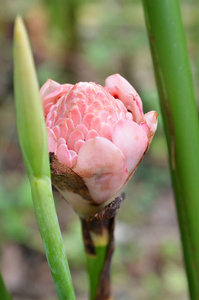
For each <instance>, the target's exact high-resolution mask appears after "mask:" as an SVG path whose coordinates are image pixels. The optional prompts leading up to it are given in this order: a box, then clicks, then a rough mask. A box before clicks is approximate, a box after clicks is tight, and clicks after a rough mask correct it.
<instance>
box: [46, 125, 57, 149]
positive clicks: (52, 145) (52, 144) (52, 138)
mask: <svg viewBox="0 0 199 300" xmlns="http://www.w3.org/2000/svg"><path fill="white" fill-rule="evenodd" d="M46 130H47V137H48V151H49V152H53V153H56V150H57V137H56V135H55V134H54V132H53V131H52V130H51V129H50V128H46Z"/></svg>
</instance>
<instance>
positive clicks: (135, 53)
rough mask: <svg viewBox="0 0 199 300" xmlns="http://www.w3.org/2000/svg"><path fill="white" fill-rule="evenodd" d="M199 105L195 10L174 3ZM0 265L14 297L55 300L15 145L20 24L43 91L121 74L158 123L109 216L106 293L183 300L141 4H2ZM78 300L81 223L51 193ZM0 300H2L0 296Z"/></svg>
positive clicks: (83, 292) (81, 291) (122, 299)
mask: <svg viewBox="0 0 199 300" xmlns="http://www.w3.org/2000/svg"><path fill="white" fill-rule="evenodd" d="M180 4H181V9H182V16H183V22H184V26H185V32H186V38H187V44H188V51H189V56H190V61H191V66H192V71H193V77H194V83H195V91H196V97H197V101H199V99H198V98H199V85H198V84H197V83H198V82H199V6H198V2H197V0H189V1H186V0H180ZM0 7H1V9H0V268H1V270H2V274H3V277H4V279H5V282H6V284H7V286H8V289H9V290H10V291H11V294H12V295H13V299H14V300H19V299H20V300H32V299H40V300H54V299H57V296H56V292H55V288H54V285H53V281H52V279H51V275H50V271H49V269H48V265H47V262H46V258H45V253H44V249H43V245H42V242H41V238H40V234H39V231H38V227H37V223H36V219H35V215H34V210H33V205H32V200H31V195H30V187H29V183H28V181H27V176H26V172H25V168H24V164H23V160H22V156H21V152H20V149H19V144H18V140H17V131H16V117H15V107H14V99H13V83H12V81H13V62H12V36H13V22H14V18H15V17H16V15H17V14H21V15H22V16H23V18H24V20H25V23H26V26H27V29H28V32H29V35H30V39H31V44H32V49H33V52H34V58H35V63H36V66H37V71H38V77H39V82H40V85H42V84H43V83H44V82H45V81H46V80H47V79H48V78H51V79H53V80H56V81H58V82H60V83H76V82H78V81H94V82H97V83H100V84H102V85H104V80H105V78H106V77H107V76H109V75H111V74H114V73H120V74H121V75H122V76H124V77H125V78H126V79H127V80H128V81H129V82H130V83H131V84H132V85H133V86H134V87H135V89H136V90H137V91H138V93H139V94H140V96H141V98H142V100H143V103H144V111H145V112H147V111H149V110H156V111H157V112H158V113H159V114H160V115H159V126H158V131H157V133H156V135H155V138H154V140H153V142H152V144H151V147H150V151H149V152H148V154H147V156H146V157H145V158H144V160H143V162H142V163H141V165H140V166H139V167H138V169H137V171H136V173H135V174H134V176H133V178H132V179H131V181H130V182H129V184H128V186H127V188H126V189H125V192H126V200H125V202H124V203H123V205H122V207H121V209H120V211H119V213H118V216H117V220H116V233H115V239H116V249H115V254H114V256H113V263H112V290H113V295H114V299H116V300H130V299H135V300H137V299H139V300H150V299H151V300H156V299H157V300H159V299H161V300H166V299H167V300H168V299H175V300H178V299H180V300H187V299H188V295H187V283H186V278H185V273H184V266H183V261H182V253H181V245H180V239H179V232H178V226H177V221H176V212H175V206H174V200H173V194H172V189H171V182H170V177H169V170H168V161H167V149H166V141H165V137H164V132H163V125H162V118H161V113H160V108H159V104H158V95H157V90H156V86H155V81H154V74H153V67H152V61H151V56H150V50H149V45H148V40H147V34H146V28H145V23H144V16H143V10H142V3H141V1H140V0H137V1H136V0H98V1H97V0H92V1H91V0H56V1H54V0H43V1H42V0H17V1H16V0H0ZM55 201H56V207H57V212H58V217H59V222H60V226H61V230H62V233H63V239H64V244H65V247H66V252H67V256H68V259H69V265H70V268H71V273H72V278H73V282H74V286H75V290H76V295H77V300H86V299H88V282H87V274H86V267H85V257H84V251H83V243H82V240H81V228H80V222H79V220H78V217H77V216H76V215H75V214H74V212H73V211H72V209H71V208H70V207H69V205H68V204H67V203H65V202H64V200H62V199H61V198H60V197H59V195H58V194H57V193H56V192H55ZM0 298H1V297H0ZM2 300H3V299H2Z"/></svg>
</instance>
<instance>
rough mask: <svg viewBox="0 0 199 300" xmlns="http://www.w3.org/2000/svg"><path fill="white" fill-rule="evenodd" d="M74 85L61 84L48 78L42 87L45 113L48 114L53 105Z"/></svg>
mask: <svg viewBox="0 0 199 300" xmlns="http://www.w3.org/2000/svg"><path fill="white" fill-rule="evenodd" d="M72 87H73V85H72V84H59V83H58V82H56V81H54V80H51V79H48V80H47V82H46V83H45V84H44V85H43V86H42V87H41V89H40V96H41V98H42V103H43V108H44V114H45V115H46V114H47V113H48V112H49V110H50V108H51V106H52V105H53V104H54V103H56V101H57V100H58V99H59V98H60V97H61V96H62V95H65V94H66V93H68V91H69V90H70V89H71V88H72Z"/></svg>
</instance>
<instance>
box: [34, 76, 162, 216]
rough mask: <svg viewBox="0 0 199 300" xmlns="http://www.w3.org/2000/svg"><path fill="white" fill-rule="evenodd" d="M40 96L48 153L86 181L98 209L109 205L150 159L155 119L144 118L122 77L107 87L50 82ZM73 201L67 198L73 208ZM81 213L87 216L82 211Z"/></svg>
mask: <svg viewBox="0 0 199 300" xmlns="http://www.w3.org/2000/svg"><path fill="white" fill-rule="evenodd" d="M40 94H41V98H42V103H43V108H44V115H45V120H46V127H47V134H48V146H49V152H52V153H54V155H56V156H57V158H58V160H59V161H60V162H61V163H63V164H64V165H66V166H67V167H68V168H70V169H71V170H72V171H74V172H75V173H76V174H77V175H79V176H80V177H81V178H82V179H83V181H84V183H85V185H86V187H87V188H88V191H89V194H90V196H91V198H92V201H93V202H94V203H95V205H101V204H103V203H107V202H109V201H111V200H112V199H113V198H114V197H115V196H117V194H118V193H119V192H120V191H121V189H122V188H123V187H124V185H125V184H126V183H127V181H128V179H129V178H130V176H131V175H132V174H133V172H134V171H135V169H136V167H137V165H138V164H139V162H140V161H141V159H142V157H143V155H144V154H145V153H146V151H147V149H148V147H149V145H150V143H151V140H152V138H153V136H154V133H155V131H156V128H157V113H156V112H155V111H151V112H148V113H147V114H144V113H143V110H142V101H141V99H140V97H139V95H138V94H137V92H136V91H135V89H134V88H133V87H132V86H131V85H130V83H129V82H128V81H127V80H126V79H124V78H123V77H122V76H120V75H119V74H115V75H112V76H109V77H108V78H107V79H106V83H105V87H102V86H100V85H98V84H96V83H93V82H79V83H77V84H75V85H71V84H62V85H61V84H59V83H57V82H55V81H53V80H48V81H47V82H46V83H45V84H44V85H43V87H42V88H41V91H40ZM70 198H71V199H70ZM75 198H78V199H79V195H74V193H73V194H71V193H68V194H67V201H68V202H70V203H72V205H73V202H74V199H75ZM78 201H81V200H78ZM75 203H76V202H75ZM73 206H74V205H73ZM81 206H82V205H80V207H81ZM75 210H77V211H78V205H76V204H75ZM79 213H80V214H83V215H85V214H86V212H85V211H84V209H82V208H81V209H80V211H79Z"/></svg>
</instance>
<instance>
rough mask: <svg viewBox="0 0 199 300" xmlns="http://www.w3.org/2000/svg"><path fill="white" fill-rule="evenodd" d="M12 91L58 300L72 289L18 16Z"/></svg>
mask: <svg viewBox="0 0 199 300" xmlns="http://www.w3.org/2000/svg"><path fill="white" fill-rule="evenodd" d="M14 90H15V102H16V113H17V129H18V137H19V142H20V146H21V150H22V154H23V158H24V162H25V166H26V169H27V173H28V176H29V180H30V184H31V190H32V198H33V203H34V208H35V213H36V218H37V222H38V226H39V230H40V233H41V237H42V241H43V244H44V248H45V251H46V256H47V260H48V263H49V267H50V271H51V274H52V277H53V280H54V283H55V287H56V290H57V294H58V297H59V299H61V300H63V299H68V300H74V299H75V295H74V290H73V285H72V280H71V276H70V271H69V267H68V263H67V259H66V254H65V249H64V247H63V241H62V236H61V232H60V228H59V223H58V220H57V214H56V210H55V206H54V200H53V196H52V188H51V179H50V167H49V156H48V145H47V135H46V127H45V121H44V116H43V109H42V105H41V99H40V96H39V86H38V82H37V76H36V71H35V66H34V62H33V57H32V53H31V48H30V45H29V41H28V36H27V33H26V30H25V27H24V25H23V22H22V19H21V18H20V17H18V18H17V19H16V22H15V29H14Z"/></svg>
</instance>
